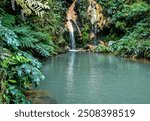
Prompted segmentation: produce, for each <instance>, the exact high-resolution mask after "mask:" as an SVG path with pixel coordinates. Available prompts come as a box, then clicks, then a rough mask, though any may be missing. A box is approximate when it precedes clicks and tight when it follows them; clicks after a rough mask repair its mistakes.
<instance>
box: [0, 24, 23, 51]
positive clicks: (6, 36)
mask: <svg viewBox="0 0 150 121" xmlns="http://www.w3.org/2000/svg"><path fill="white" fill-rule="evenodd" d="M0 38H2V40H3V41H4V44H5V45H7V46H10V47H11V48H15V49H17V48H18V47H19V45H20V43H19V41H18V37H17V35H16V34H15V33H14V32H13V31H12V30H10V29H7V28H6V27H3V26H2V25H1V24H0Z"/></svg>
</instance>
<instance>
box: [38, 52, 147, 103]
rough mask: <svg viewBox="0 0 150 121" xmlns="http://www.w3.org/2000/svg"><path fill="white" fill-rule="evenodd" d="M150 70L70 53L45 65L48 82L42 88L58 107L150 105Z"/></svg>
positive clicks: (104, 57) (112, 58)
mask: <svg viewBox="0 0 150 121" xmlns="http://www.w3.org/2000/svg"><path fill="white" fill-rule="evenodd" d="M62 61H63V62H64V63H63V64H62ZM149 70H150V65H149V64H144V63H141V62H133V61H131V60H128V59H122V58H117V57H115V56H112V55H101V54H93V53H82V52H69V53H67V54H63V55H58V56H56V57H54V58H51V59H49V60H46V61H43V68H42V72H43V73H44V74H45V76H46V80H45V81H44V82H42V83H41V86H40V87H39V88H40V89H42V90H46V91H49V92H50V93H52V95H53V96H54V97H55V98H56V100H57V103H103V104H104V103H110V104H112V103H113V104H114V103H134V104H136V103H149V102H150V93H149V92H150V81H149V78H150V71H149Z"/></svg>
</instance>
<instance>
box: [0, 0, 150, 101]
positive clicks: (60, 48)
mask: <svg viewBox="0 0 150 121" xmlns="http://www.w3.org/2000/svg"><path fill="white" fill-rule="evenodd" d="M72 2H73V0H72V1H70V0H64V1H62V0H57V1H54V0H42V1H40V2H39V1H38V0H28V1H26V0H1V1H0V45H1V46H0V103H30V102H28V100H26V97H25V92H26V91H27V90H29V89H31V87H32V86H33V85H34V86H37V85H39V83H40V81H41V80H43V79H44V76H43V75H42V73H41V72H40V68H41V66H42V64H41V63H40V61H39V59H41V58H47V57H49V56H52V55H55V54H57V53H61V52H65V50H64V49H65V47H66V46H67V45H69V44H68V43H69V37H68V32H67V31H66V29H65V28H64V25H65V18H66V10H67V9H68V7H69V6H70V5H71V3H72ZM97 2H98V3H99V4H101V6H102V7H103V14H104V15H105V16H106V18H107V22H106V25H105V28H104V29H103V30H100V31H99V33H98V34H97V35H98V39H100V40H102V41H103V42H104V43H105V44H100V45H98V46H97V47H96V48H95V50H94V51H95V52H101V53H102V52H105V53H110V52H111V53H115V54H116V55H121V56H123V57H133V58H147V59H150V3H149V0H97ZM87 8H88V0H82V1H78V2H77V4H76V8H75V11H76V12H77V14H78V21H77V22H78V24H79V27H80V29H81V31H82V38H79V35H78V33H77V32H75V37H76V38H79V39H76V43H77V47H78V48H83V47H85V46H86V45H87V44H92V42H91V41H90V39H89V33H90V31H91V30H90V29H91V24H90V21H89V19H88V17H87ZM109 41H114V44H113V45H112V46H108V45H107V44H108V43H109Z"/></svg>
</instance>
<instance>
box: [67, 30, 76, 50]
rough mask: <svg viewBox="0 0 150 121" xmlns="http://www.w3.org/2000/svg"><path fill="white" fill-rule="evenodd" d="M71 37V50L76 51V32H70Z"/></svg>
mask: <svg viewBox="0 0 150 121" xmlns="http://www.w3.org/2000/svg"><path fill="white" fill-rule="evenodd" d="M69 35H70V49H71V50H75V49H76V43H75V39H74V32H71V31H70V32H69Z"/></svg>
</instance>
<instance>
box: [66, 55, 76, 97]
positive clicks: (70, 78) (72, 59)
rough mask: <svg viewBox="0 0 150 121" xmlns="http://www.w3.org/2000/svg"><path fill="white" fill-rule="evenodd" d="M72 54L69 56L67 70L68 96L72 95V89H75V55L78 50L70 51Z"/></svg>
mask: <svg viewBox="0 0 150 121" xmlns="http://www.w3.org/2000/svg"><path fill="white" fill-rule="evenodd" d="M69 54H70V56H69V58H68V64H67V65H68V66H67V71H66V74H65V75H66V82H65V83H66V87H65V89H66V90H67V95H66V96H67V97H68V96H69V97H70V96H71V94H72V90H73V83H74V66H75V56H76V52H70V53H69ZM69 97H68V98H69Z"/></svg>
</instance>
